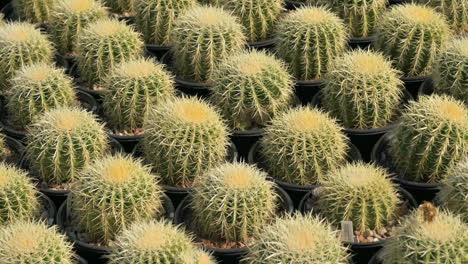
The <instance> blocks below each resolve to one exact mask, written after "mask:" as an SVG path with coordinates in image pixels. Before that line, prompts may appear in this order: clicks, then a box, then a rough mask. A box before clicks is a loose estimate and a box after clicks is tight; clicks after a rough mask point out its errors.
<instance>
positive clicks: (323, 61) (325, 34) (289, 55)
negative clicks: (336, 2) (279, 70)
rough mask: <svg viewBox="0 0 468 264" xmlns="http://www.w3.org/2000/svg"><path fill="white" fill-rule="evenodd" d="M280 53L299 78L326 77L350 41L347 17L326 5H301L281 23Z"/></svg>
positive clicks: (279, 34) (277, 47)
mask: <svg viewBox="0 0 468 264" xmlns="http://www.w3.org/2000/svg"><path fill="white" fill-rule="evenodd" d="M277 39H278V40H277V43H276V49H277V55H278V57H279V58H281V59H283V60H284V61H286V62H287V63H288V64H289V65H290V68H291V71H292V73H293V75H294V76H295V77H296V78H297V79H299V80H317V79H322V78H323V75H324V74H325V73H326V72H327V71H328V68H329V66H330V64H331V63H332V61H333V59H334V58H335V57H337V56H340V55H341V54H342V53H343V52H344V50H345V47H346V44H347V32H346V29H345V25H344V24H343V21H342V20H341V19H340V18H338V17H337V16H336V15H335V14H333V13H332V12H330V11H329V10H327V9H326V8H324V7H301V8H299V9H297V10H295V11H292V12H291V13H289V14H288V15H286V16H285V17H284V18H283V19H281V21H280V22H279V23H278V29H277Z"/></svg>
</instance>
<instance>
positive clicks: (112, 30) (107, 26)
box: [84, 19, 137, 38]
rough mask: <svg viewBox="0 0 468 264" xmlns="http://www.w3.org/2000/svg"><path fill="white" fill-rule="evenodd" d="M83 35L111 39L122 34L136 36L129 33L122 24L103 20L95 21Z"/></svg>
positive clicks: (127, 28)
mask: <svg viewBox="0 0 468 264" xmlns="http://www.w3.org/2000/svg"><path fill="white" fill-rule="evenodd" d="M85 31H86V33H84V34H85V35H91V36H92V35H94V36H95V37H103V38H105V37H111V36H116V35H124V34H130V33H133V34H137V33H134V32H133V31H131V28H130V27H128V26H127V25H126V24H125V23H124V22H120V21H118V20H114V19H103V20H99V21H96V22H94V23H92V24H90V25H89V26H88V28H87V29H86V30H85Z"/></svg>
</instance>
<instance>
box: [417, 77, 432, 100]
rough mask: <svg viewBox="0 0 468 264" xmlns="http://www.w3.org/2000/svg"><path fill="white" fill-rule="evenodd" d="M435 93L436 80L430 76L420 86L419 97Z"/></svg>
mask: <svg viewBox="0 0 468 264" xmlns="http://www.w3.org/2000/svg"><path fill="white" fill-rule="evenodd" d="M433 93H434V81H433V80H432V79H431V78H429V79H427V80H425V81H424V82H423V83H422V84H421V86H420V87H419V90H418V97H421V96H423V95H431V94H433Z"/></svg>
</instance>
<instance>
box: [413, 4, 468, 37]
mask: <svg viewBox="0 0 468 264" xmlns="http://www.w3.org/2000/svg"><path fill="white" fill-rule="evenodd" d="M419 2H422V3H425V4H429V6H431V7H434V8H435V9H436V10H437V11H439V12H441V13H443V14H444V15H445V17H446V19H447V21H448V23H449V25H450V27H451V28H452V30H453V31H454V32H455V33H458V34H460V35H462V34H466V33H468V3H467V2H466V1H465V0H419Z"/></svg>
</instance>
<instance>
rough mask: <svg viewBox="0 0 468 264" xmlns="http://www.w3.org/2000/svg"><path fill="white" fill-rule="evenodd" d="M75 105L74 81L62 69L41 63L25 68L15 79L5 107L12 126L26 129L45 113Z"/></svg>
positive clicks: (12, 81)
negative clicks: (60, 107)
mask: <svg viewBox="0 0 468 264" xmlns="http://www.w3.org/2000/svg"><path fill="white" fill-rule="evenodd" d="M76 102H77V98H76V95H75V90H74V88H73V83H72V79H71V78H70V77H68V76H67V75H65V72H64V70H63V69H58V68H55V67H54V66H51V65H49V64H47V63H43V62H41V63H36V64H32V65H30V66H26V67H23V68H22V69H20V70H19V71H18V72H17V74H16V75H15V77H13V79H12V80H11V91H10V93H9V95H8V102H7V105H6V106H7V109H8V113H9V115H10V118H11V120H12V123H14V124H16V125H18V126H19V127H22V128H26V127H27V126H29V125H31V124H32V123H33V121H34V120H36V119H37V118H38V116H40V115H41V114H42V113H43V112H46V111H48V110H50V109H54V108H56V107H59V106H72V105H76Z"/></svg>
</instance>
